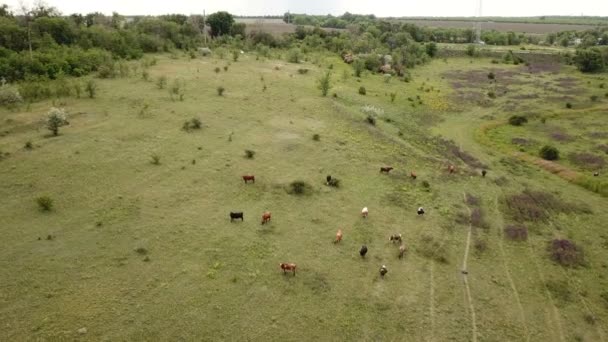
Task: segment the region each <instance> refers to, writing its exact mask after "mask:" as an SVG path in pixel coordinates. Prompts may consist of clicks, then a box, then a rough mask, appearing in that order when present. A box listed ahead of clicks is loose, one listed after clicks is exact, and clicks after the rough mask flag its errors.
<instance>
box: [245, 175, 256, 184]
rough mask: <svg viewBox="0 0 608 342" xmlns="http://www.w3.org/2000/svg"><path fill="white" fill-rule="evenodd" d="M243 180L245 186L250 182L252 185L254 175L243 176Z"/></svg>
mask: <svg viewBox="0 0 608 342" xmlns="http://www.w3.org/2000/svg"><path fill="white" fill-rule="evenodd" d="M243 180H244V181H245V184H247V182H248V181H252V182H253V183H255V176H254V175H244V176H243Z"/></svg>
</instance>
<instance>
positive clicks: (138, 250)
mask: <svg viewBox="0 0 608 342" xmlns="http://www.w3.org/2000/svg"><path fill="white" fill-rule="evenodd" d="M135 253H137V254H139V255H146V254H148V250H147V249H145V248H144V247H137V248H136V249H135Z"/></svg>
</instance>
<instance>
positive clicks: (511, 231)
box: [504, 225, 528, 241]
mask: <svg viewBox="0 0 608 342" xmlns="http://www.w3.org/2000/svg"><path fill="white" fill-rule="evenodd" d="M504 234H505V237H506V238H508V239H509V240H513V241H526V240H527V239H528V228H526V227H525V226H522V225H509V226H506V227H505V228H504Z"/></svg>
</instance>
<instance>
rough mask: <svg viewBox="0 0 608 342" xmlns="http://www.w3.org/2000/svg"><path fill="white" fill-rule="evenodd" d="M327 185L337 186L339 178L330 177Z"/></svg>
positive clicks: (338, 185)
mask: <svg viewBox="0 0 608 342" xmlns="http://www.w3.org/2000/svg"><path fill="white" fill-rule="evenodd" d="M327 185H329V186H332V187H334V188H339V187H340V180H339V179H338V178H334V177H332V179H330V180H329V182H327Z"/></svg>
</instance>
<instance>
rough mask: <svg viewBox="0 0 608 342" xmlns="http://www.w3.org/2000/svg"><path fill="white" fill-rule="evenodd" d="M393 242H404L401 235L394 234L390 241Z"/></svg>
mask: <svg viewBox="0 0 608 342" xmlns="http://www.w3.org/2000/svg"><path fill="white" fill-rule="evenodd" d="M388 240H389V241H391V242H402V241H403V240H402V238H401V234H393V235H391V237H390V238H389V239H388Z"/></svg>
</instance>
